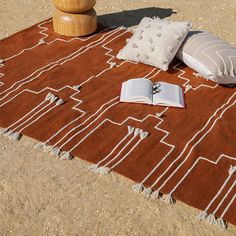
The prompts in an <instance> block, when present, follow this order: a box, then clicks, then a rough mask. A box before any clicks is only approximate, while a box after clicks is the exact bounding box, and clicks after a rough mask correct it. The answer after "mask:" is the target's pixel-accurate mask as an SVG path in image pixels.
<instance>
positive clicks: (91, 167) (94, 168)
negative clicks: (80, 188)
mask: <svg viewBox="0 0 236 236" xmlns="http://www.w3.org/2000/svg"><path fill="white" fill-rule="evenodd" d="M98 167H99V165H98V164H93V165H90V166H89V167H88V169H89V170H90V171H93V172H95V171H96V170H97V169H98Z"/></svg>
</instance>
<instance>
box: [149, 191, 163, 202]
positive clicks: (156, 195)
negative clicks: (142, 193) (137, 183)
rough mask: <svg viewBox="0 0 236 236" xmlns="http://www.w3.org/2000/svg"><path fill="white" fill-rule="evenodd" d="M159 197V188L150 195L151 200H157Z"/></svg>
mask: <svg viewBox="0 0 236 236" xmlns="http://www.w3.org/2000/svg"><path fill="white" fill-rule="evenodd" d="M160 198H161V194H160V191H159V190H156V191H154V192H153V193H152V195H151V199H153V200H157V199H160Z"/></svg>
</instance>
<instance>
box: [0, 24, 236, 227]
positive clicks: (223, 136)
mask: <svg viewBox="0 0 236 236" xmlns="http://www.w3.org/2000/svg"><path fill="white" fill-rule="evenodd" d="M130 36H131V33H130V32H128V31H127V30H126V29H124V28H112V29H105V30H101V31H99V32H97V33H96V34H94V35H92V36H89V37H83V38H76V37H75V38H66V37H62V36H59V35H57V34H55V33H54V32H53V30H52V22H51V20H48V21H45V22H42V23H40V24H39V25H36V26H33V27H31V28H29V29H27V30H24V31H22V32H20V33H17V34H15V35H13V36H11V37H9V38H6V39H4V40H2V41H1V42H0V58H1V63H0V127H2V128H1V131H0V132H1V134H2V135H5V136H6V137H8V138H10V139H13V140H19V139H20V137H21V135H27V136H30V137H32V138H34V139H36V140H38V141H39V143H38V144H37V147H38V148H40V149H43V150H45V151H48V152H51V153H52V154H55V155H56V156H58V157H60V158H62V159H70V158H71V157H73V156H76V157H79V158H81V159H84V160H86V161H89V162H91V163H92V164H93V165H92V166H91V170H92V171H94V172H95V173H100V174H109V173H110V172H111V171H116V172H118V173H120V174H122V175H124V176H126V177H128V178H130V179H132V180H134V181H135V182H136V183H137V184H135V185H134V186H133V190H135V191H137V192H142V193H143V194H144V195H146V196H147V197H151V198H153V199H155V198H156V199H157V198H162V199H163V200H165V201H167V202H169V203H172V202H174V200H175V199H177V200H181V201H183V202H185V203H187V204H189V205H191V206H194V207H196V208H198V209H200V210H201V213H200V214H199V216H198V218H199V219H202V220H203V219H205V220H207V221H209V222H210V223H211V224H213V225H218V226H220V227H222V228H224V227H225V226H226V225H225V221H228V222H231V223H232V224H235V225H236V174H235V173H236V126H235V124H236V105H235V104H236V89H235V88H226V87H223V86H219V85H216V84H214V83H213V82H211V81H207V80H205V79H203V78H197V77H196V76H195V73H194V71H192V70H191V69H189V68H188V67H186V66H185V65H183V64H181V63H180V62H179V61H176V62H175V63H173V64H172V66H171V68H170V70H169V71H168V72H162V71H160V70H159V69H157V68H154V67H151V66H147V65H143V64H137V63H132V62H125V61H121V60H118V59H116V58H115V56H116V54H117V53H118V51H119V50H120V49H121V48H122V47H123V46H124V45H125V43H126V39H127V38H129V37H130ZM135 77H146V78H149V79H151V80H152V81H153V82H154V81H166V82H170V83H175V84H178V85H180V86H182V87H183V88H184V90H185V98H186V104H187V107H186V109H177V108H166V107H161V106H148V105H142V104H124V103H120V102H119V95H120V88H121V84H122V82H124V81H126V80H128V79H131V78H135Z"/></svg>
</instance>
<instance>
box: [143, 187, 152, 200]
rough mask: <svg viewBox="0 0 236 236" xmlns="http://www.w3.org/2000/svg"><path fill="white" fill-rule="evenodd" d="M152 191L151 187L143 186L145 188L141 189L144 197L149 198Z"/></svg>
mask: <svg viewBox="0 0 236 236" xmlns="http://www.w3.org/2000/svg"><path fill="white" fill-rule="evenodd" d="M152 192H153V191H152V189H151V188H145V189H144V190H143V192H142V194H143V195H144V196H145V197H147V198H150V197H151V195H152Z"/></svg>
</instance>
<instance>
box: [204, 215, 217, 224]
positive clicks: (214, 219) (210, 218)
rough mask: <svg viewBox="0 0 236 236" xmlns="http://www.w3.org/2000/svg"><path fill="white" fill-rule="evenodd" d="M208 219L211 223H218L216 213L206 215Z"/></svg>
mask: <svg viewBox="0 0 236 236" xmlns="http://www.w3.org/2000/svg"><path fill="white" fill-rule="evenodd" d="M206 221H207V222H208V223H210V224H211V225H216V217H215V215H214V214H210V215H208V216H207V217H206Z"/></svg>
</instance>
